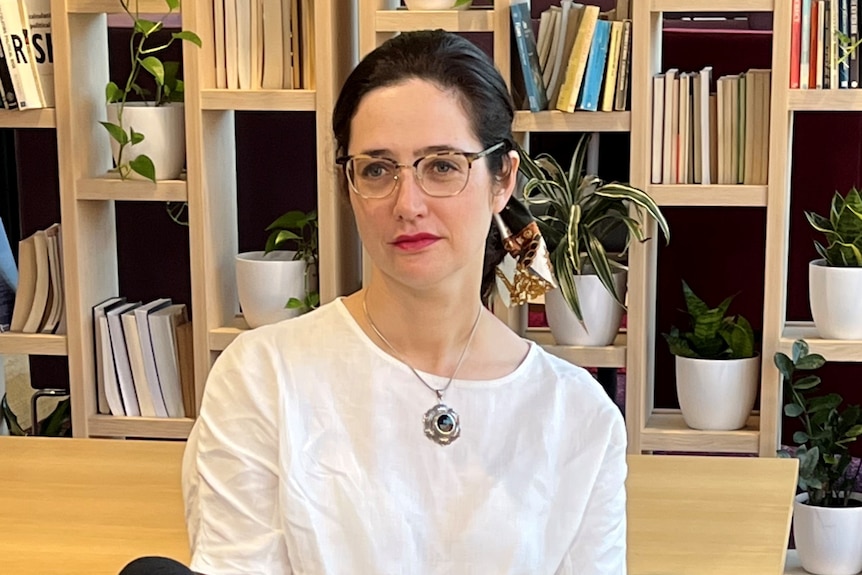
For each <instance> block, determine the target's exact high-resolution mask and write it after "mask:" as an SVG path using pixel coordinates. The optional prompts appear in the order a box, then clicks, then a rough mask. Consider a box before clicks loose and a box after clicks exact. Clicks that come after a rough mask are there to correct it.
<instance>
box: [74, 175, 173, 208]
mask: <svg viewBox="0 0 862 575" xmlns="http://www.w3.org/2000/svg"><path fill="white" fill-rule="evenodd" d="M77 191H78V193H77V199H79V200H120V201H137V202H184V201H186V200H187V198H188V191H187V186H186V181H185V180H163V181H160V182H158V183H156V184H154V183H152V182H150V181H148V180H126V181H122V180H120V179H119V177H117V176H115V175H113V174H111V175H108V176H104V177H102V178H82V179H80V180H78V185H77Z"/></svg>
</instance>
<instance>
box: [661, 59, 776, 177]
mask: <svg viewBox="0 0 862 575" xmlns="http://www.w3.org/2000/svg"><path fill="white" fill-rule="evenodd" d="M770 80H771V73H770V70H748V71H747V72H744V73H742V74H736V75H729V76H722V77H720V78H718V79H717V81H716V91H715V92H712V91H711V85H712V68H711V67H709V66H708V67H706V68H704V69H702V70H700V71H699V72H680V71H679V70H678V69H676V68H671V69H669V70H667V71H666V72H663V73H661V74H656V75H655V76H654V77H653V93H652V103H653V108H652V157H651V159H652V169H651V178H650V181H651V182H652V183H653V184H703V185H710V184H749V185H765V184H766V183H767V170H768V166H769V110H770V102H769V95H770Z"/></svg>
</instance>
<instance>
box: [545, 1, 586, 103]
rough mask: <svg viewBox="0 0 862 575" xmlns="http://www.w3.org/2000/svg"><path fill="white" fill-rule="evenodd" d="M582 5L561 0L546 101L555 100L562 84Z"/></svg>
mask: <svg viewBox="0 0 862 575" xmlns="http://www.w3.org/2000/svg"><path fill="white" fill-rule="evenodd" d="M582 12H583V5H580V4H577V5H576V4H574V3H573V2H572V0H561V2H560V11H559V13H558V16H557V18H558V19H559V22H560V30H559V35H557V37H556V38H555V41H556V42H557V47H556V50H555V54H556V56H557V57H556V58H555V60H554V65H553V68H552V69H551V77H550V80H549V81H548V87H547V96H548V102H549V104H550V102H555V101H556V100H557V98H559V96H560V90H561V89H562V86H563V78H564V76H565V62H566V56H567V55H568V54H569V53H570V52H571V50H572V45H573V44H574V42H575V35H576V34H577V30H578V22H580V19H581V13H582Z"/></svg>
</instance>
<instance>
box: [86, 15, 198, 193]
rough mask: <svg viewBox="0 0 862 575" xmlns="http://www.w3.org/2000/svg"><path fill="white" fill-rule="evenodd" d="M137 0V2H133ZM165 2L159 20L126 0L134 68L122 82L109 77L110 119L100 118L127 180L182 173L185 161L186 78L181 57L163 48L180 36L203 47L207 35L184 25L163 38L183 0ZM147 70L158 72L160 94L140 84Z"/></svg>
mask: <svg viewBox="0 0 862 575" xmlns="http://www.w3.org/2000/svg"><path fill="white" fill-rule="evenodd" d="M132 1H134V8H133V7H132V5H131V4H130V3H131V2H132ZM165 3H166V4H167V6H168V12H167V14H165V15H164V16H163V17H162V18H161V19H160V20H156V21H153V20H148V19H146V18H142V17H141V16H140V14H139V12H138V5H137V0H120V5H121V6H122V8H123V11H124V12H125V13H126V14H128V15H129V17H130V18H131V20H132V37H131V40H130V44H129V45H130V46H131V62H132V68H131V71H130V72H129V75H128V77H127V78H126V80H125V82H122V83H121V84H120V85H118V84H116V83H114V82H108V85H107V86H106V87H105V98H106V100H107V104H108V120H107V121H106V122H99V123H100V124H102V126H104V127H105V129H106V130H107V131H108V134H110V137H111V151H112V153H113V155H114V163H115V164H116V166H117V172H118V173H119V175H120V178H122V179H124V180H125V179H127V178H130V177H135V178H145V179H148V180H150V181H152V182H155V181H156V180H164V179H173V178H177V177H178V176H179V175H180V172H182V169H183V165H184V164H185V124H184V115H183V104H182V101H183V82H182V80H180V79H179V78H178V77H177V73H178V71H179V63H178V62H162V61H161V60H160V59H159V58H158V54H159V53H160V52H162V51H164V50H165V49H167V48H168V47H169V46H170V45H171V44H173V42H174V41H176V40H180V41H188V42H192V43H193V44H195V45H197V46H198V47H200V46H201V39H200V38H199V37H198V35H197V34H195V33H194V32H190V31H188V30H182V31H180V32H173V33H171V36H170V39H168V40H167V41H160V40H159V39H158V36H157V33H158V32H159V31H161V30H162V29H163V28H164V21H165V19H166V18H167V17H168V16H169V15H170V14H172V13H173V12H174V10H177V9H179V7H180V0H165ZM154 43H155V45H153V44H154ZM142 73H146V74H148V75H150V76H152V78H153V80H154V81H155V86H156V90H155V94H151V93H150V91H149V90H146V89H145V88H143V87H142V86H141V85H140V84H139V80H140V78H141V74H142ZM132 93H135V94H137V95H138V96H141V97H143V98H144V101H143V102H129V101H128V97H129V95H130V94H132ZM148 98H149V99H148ZM142 128H143V129H145V130H146V135H144V132H142V131H141V130H142Z"/></svg>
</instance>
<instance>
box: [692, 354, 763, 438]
mask: <svg viewBox="0 0 862 575" xmlns="http://www.w3.org/2000/svg"><path fill="white" fill-rule="evenodd" d="M759 376H760V357H759V356H755V357H749V358H745V359H693V358H690V357H681V356H676V394H677V398H678V399H679V408H680V411H682V418H683V420H684V421H685V424H686V425H687V426H689V427H690V428H692V429H705V430H716V431H729V430H732V429H740V428H742V427H745V422H746V420H748V416H749V415H751V410H752V409H753V408H754V400H755V399H756V397H757V384H758V382H759V381H760V377H759Z"/></svg>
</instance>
